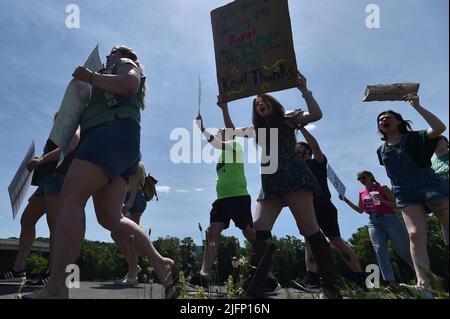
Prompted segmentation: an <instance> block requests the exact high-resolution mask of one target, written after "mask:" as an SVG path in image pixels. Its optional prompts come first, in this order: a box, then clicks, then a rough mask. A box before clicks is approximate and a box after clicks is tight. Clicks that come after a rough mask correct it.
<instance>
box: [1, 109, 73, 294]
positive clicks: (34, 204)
mask: <svg viewBox="0 0 450 319" xmlns="http://www.w3.org/2000/svg"><path fill="white" fill-rule="evenodd" d="M56 116H57V114H55V117H54V119H56ZM79 140H80V132H79V131H77V132H76V133H75V135H74V137H73V139H72V141H71V143H70V145H69V147H68V149H67V152H66V156H65V158H64V161H63V162H62V163H61V165H60V166H59V167H56V166H57V164H58V160H59V159H60V156H61V149H60V148H59V147H58V146H57V145H56V144H55V143H53V141H51V140H50V139H48V140H47V142H46V144H45V147H44V152H43V155H42V156H39V157H36V158H34V159H33V160H31V161H30V162H29V163H28V164H27V169H28V170H29V171H32V172H33V178H32V184H33V185H35V186H38V188H37V190H36V191H35V192H34V193H33V195H31V197H30V198H29V200H28V205H27V207H25V210H24V211H23V214H22V218H21V220H20V224H21V231H20V239H19V248H18V251H17V256H16V259H15V262H14V265H13V267H12V268H11V269H9V270H6V271H4V272H2V273H0V282H22V281H23V280H24V279H25V277H26V273H25V266H26V260H27V258H28V256H29V255H30V252H31V248H32V246H33V242H34V239H35V237H36V224H37V222H38V221H39V220H40V218H41V217H42V216H43V215H44V214H45V215H46V218H47V225H48V228H49V232H50V241H49V269H48V270H47V271H46V272H45V273H44V274H43V275H42V276H41V277H40V278H37V279H34V280H28V281H26V282H25V284H26V285H27V286H30V287H44V286H45V284H46V283H47V281H48V278H49V276H50V267H51V261H52V257H53V252H52V251H53V248H54V245H55V243H54V240H55V225H56V220H57V215H58V209H59V205H60V193H61V187H62V184H63V181H64V176H65V174H66V173H67V170H68V168H69V166H70V162H71V161H72V157H73V152H74V150H75V148H76V147H77V145H78V142H79Z"/></svg>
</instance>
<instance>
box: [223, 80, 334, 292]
mask: <svg viewBox="0 0 450 319" xmlns="http://www.w3.org/2000/svg"><path fill="white" fill-rule="evenodd" d="M297 87H298V89H299V90H300V92H301V93H302V94H303V97H304V99H305V101H306V104H307V106H308V112H295V114H294V115H293V116H287V115H286V114H285V111H284V108H283V106H282V105H281V104H280V103H279V102H278V101H277V100H276V99H275V98H273V97H272V96H270V95H267V94H261V95H258V96H257V97H256V98H255V100H254V101H253V130H252V133H253V135H252V136H253V137H254V138H255V139H256V143H257V144H258V145H259V146H261V147H262V154H263V158H264V157H265V156H267V157H268V158H269V159H270V161H269V162H267V163H263V162H264V161H263V160H262V161H261V162H262V164H261V166H262V167H261V181H262V189H261V192H260V195H259V197H258V203H257V206H256V219H255V221H254V225H255V230H256V239H255V240H254V241H253V244H252V253H251V260H250V265H251V266H252V268H251V273H250V276H249V278H248V279H247V280H246V282H245V283H244V289H245V292H246V295H247V296H248V297H252V298H262V297H264V284H265V281H266V277H267V274H268V271H269V269H270V264H271V259H272V256H273V252H274V247H273V243H272V242H271V238H272V235H271V231H272V228H273V225H274V224H275V221H276V220H277V218H278V216H279V214H280V212H281V210H282V209H283V207H285V206H288V207H289V209H290V210H291V212H292V214H293V215H294V218H295V220H296V222H297V227H298V229H299V231H300V233H301V234H302V235H303V236H305V237H306V238H307V239H308V241H309V243H310V246H311V251H312V253H313V254H314V256H315V257H316V262H317V266H318V271H319V274H320V275H321V278H322V283H323V285H322V287H323V289H324V293H325V294H326V295H327V296H328V297H330V298H335V297H339V292H338V291H337V289H336V287H335V285H336V282H337V273H336V267H335V264H334V261H333V257H332V255H331V249H330V245H329V244H328V242H327V240H326V238H325V236H324V235H323V233H322V232H321V231H320V229H319V225H318V223H317V220H316V216H315V213H314V207H313V193H314V192H320V185H319V184H318V182H317V180H316V178H315V177H314V176H313V175H312V173H311V171H310V170H309V169H308V168H307V166H306V164H305V162H304V161H302V160H301V159H300V158H299V157H298V156H297V154H296V153H295V144H296V138H295V130H296V128H297V127H298V126H303V125H307V124H308V123H311V122H314V121H318V120H320V119H321V118H322V112H321V110H320V107H319V105H318V104H317V102H316V100H315V99H314V97H313V95H312V92H311V91H309V90H308V88H307V84H306V78H305V77H304V76H303V75H301V74H300V73H299V74H298V76H297ZM228 126H229V125H228V124H227V127H228ZM245 132H246V133H247V134H248V133H249V132H248V130H246V131H245ZM264 135H265V136H264ZM276 148H278V149H276ZM273 149H275V150H278V152H276V151H273ZM267 164H268V165H267ZM274 166H275V167H274Z"/></svg>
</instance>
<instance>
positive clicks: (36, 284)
mask: <svg viewBox="0 0 450 319" xmlns="http://www.w3.org/2000/svg"><path fill="white" fill-rule="evenodd" d="M49 279H50V271H49V270H47V271H46V272H45V274H44V275H42V276H41V277H40V278H38V279H32V280H27V282H26V283H25V285H27V286H28V287H33V288H44V287H45V286H46V285H47V282H48V280H49Z"/></svg>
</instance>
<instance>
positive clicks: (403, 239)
mask: <svg viewBox="0 0 450 319" xmlns="http://www.w3.org/2000/svg"><path fill="white" fill-rule="evenodd" d="M357 179H358V181H360V182H361V184H363V185H364V189H363V190H361V191H360V192H359V203H358V205H355V204H354V203H352V202H351V201H350V200H349V199H348V198H347V197H345V196H339V198H340V199H341V200H343V201H344V202H346V203H347V205H349V206H350V207H351V208H353V209H354V210H355V211H357V212H358V213H360V214H362V213H366V214H368V215H369V236H370V241H371V242H372V246H373V249H374V251H375V255H376V256H377V260H378V265H379V267H380V268H381V274H382V275H383V279H384V280H385V281H386V282H387V284H388V287H389V288H390V289H392V290H395V289H396V288H397V284H396V281H395V275H394V269H393V268H392V264H391V260H390V258H389V251H388V241H389V240H391V241H392V243H393V244H394V249H395V251H396V252H397V254H398V255H399V256H400V258H402V259H403V260H404V261H405V262H406V263H407V264H408V265H410V266H411V269H414V266H413V263H412V260H411V255H410V253H409V239H408V232H407V231H406V228H405V225H404V224H403V223H402V221H401V220H400V219H399V218H398V217H397V216H396V215H395V209H396V205H395V197H394V195H393V194H392V192H391V190H390V189H389V188H388V187H387V186H383V185H380V183H378V182H377V181H376V180H375V177H374V176H373V174H372V173H371V172H369V171H362V172H359V173H358V176H357Z"/></svg>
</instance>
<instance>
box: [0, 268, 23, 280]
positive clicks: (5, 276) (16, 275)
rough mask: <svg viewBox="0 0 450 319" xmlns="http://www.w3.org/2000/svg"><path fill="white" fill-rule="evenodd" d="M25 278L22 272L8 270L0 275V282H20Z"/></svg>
mask: <svg viewBox="0 0 450 319" xmlns="http://www.w3.org/2000/svg"><path fill="white" fill-rule="evenodd" d="M25 278H26V274H25V271H24V270H20V271H15V270H14V269H12V268H11V269H9V270H7V271H4V272H2V273H0V282H21V281H22V280H24V279H25Z"/></svg>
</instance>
